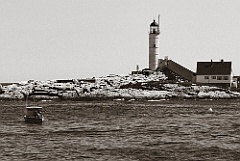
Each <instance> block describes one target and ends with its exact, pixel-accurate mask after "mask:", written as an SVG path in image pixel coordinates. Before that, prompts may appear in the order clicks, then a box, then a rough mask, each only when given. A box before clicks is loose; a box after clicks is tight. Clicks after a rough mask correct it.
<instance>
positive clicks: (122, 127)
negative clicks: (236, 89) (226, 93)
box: [0, 100, 240, 161]
mask: <svg viewBox="0 0 240 161" xmlns="http://www.w3.org/2000/svg"><path fill="white" fill-rule="evenodd" d="M0 103H1V105H0V114H1V117H0V152H1V153H0V160H16V161H17V160H26V161H27V160H58V161H59V160H86V161H88V160H90V161H91V160H114V161H117V160H124V161H133V160H140V161H141V160H144V161H145V160H147V161H148V160H149V161H152V160H153V161H154V160H157V161H159V160H211V161H213V160H239V158H240V101H238V100H220V101H211V100H201V101H192V100H187V101H184V100H182V101H159V102H76V101H75V102H74V101H73V102H71V101H66V102H64V101H61V102H54V101H52V102H44V101H39V102H30V103H29V104H32V105H38V106H42V107H43V108H44V110H45V117H46V118H47V120H46V122H45V123H43V124H42V125H32V124H26V123H25V122H24V121H23V115H24V107H25V102H19V101H1V102H0ZM209 108H212V109H213V112H208V109H209Z"/></svg>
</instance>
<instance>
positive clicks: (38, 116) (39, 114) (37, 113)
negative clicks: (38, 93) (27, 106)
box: [35, 110, 42, 119]
mask: <svg viewBox="0 0 240 161" xmlns="http://www.w3.org/2000/svg"><path fill="white" fill-rule="evenodd" d="M35 117H36V118H38V119H41V118H42V113H41V111H39V110H37V111H35Z"/></svg>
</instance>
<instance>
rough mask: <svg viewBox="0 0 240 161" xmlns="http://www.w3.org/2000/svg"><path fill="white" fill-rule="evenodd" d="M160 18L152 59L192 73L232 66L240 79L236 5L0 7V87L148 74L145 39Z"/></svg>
mask: <svg viewBox="0 0 240 161" xmlns="http://www.w3.org/2000/svg"><path fill="white" fill-rule="evenodd" d="M158 14H160V15H161V20H160V22H161V25H160V29H161V35H160V41H159V42H160V45H159V46H160V50H159V51H160V54H159V55H158V57H159V58H163V57H164V56H168V57H169V59H172V60H174V61H176V62H178V63H180V64H182V65H183V66H185V67H187V68H189V69H190V70H192V71H194V72H195V71H196V64H197V61H210V60H211V59H213V60H214V61H219V60H220V59H224V60H225V61H232V71H233V74H234V75H239V74H240V1H239V0H231V1H229V0H211V1H210V0H201V1H197V0H0V56H1V58H0V82H19V81H24V80H29V79H36V80H52V79H76V78H86V77H94V76H97V77H98V76H106V75H108V74H113V73H114V74H128V73H130V72H131V71H132V70H135V69H136V65H139V67H140V68H145V67H148V36H149V35H148V32H149V25H150V23H151V22H152V21H153V19H157V16H158Z"/></svg>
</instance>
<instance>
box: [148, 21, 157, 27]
mask: <svg viewBox="0 0 240 161" xmlns="http://www.w3.org/2000/svg"><path fill="white" fill-rule="evenodd" d="M150 26H158V23H157V22H156V21H155V20H153V22H152V23H151V24H150Z"/></svg>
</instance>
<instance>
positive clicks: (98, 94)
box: [0, 74, 240, 101]
mask: <svg viewBox="0 0 240 161" xmlns="http://www.w3.org/2000/svg"><path fill="white" fill-rule="evenodd" d="M26 98H28V99H71V100H114V99H115V100H116V99H117V100H128V101H130V100H161V99H238V98H240V93H239V92H234V91H230V90H227V89H224V88H220V87H215V86H206V85H204V86H203V85H196V84H191V83H187V82H183V81H168V80H167V78H166V77H165V76H164V75H161V74H160V75H149V76H145V75H125V76H124V75H123V76H121V75H113V74H112V75H109V76H106V77H99V78H89V79H81V80H71V81H65V82H59V81H57V80H52V81H45V82H44V81H37V80H32V81H27V82H20V83H18V84H11V85H8V86H3V87H2V88H1V94H0V99H2V100H4V99H5V100H6V99H11V100H12V99H16V100H24V99H26Z"/></svg>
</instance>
